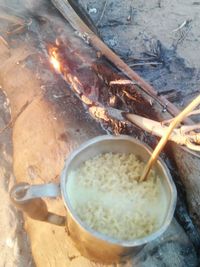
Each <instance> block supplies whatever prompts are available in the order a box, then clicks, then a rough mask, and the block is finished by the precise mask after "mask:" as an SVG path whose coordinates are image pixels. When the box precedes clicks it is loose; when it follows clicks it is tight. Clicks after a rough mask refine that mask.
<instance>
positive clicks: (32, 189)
mask: <svg viewBox="0 0 200 267" xmlns="http://www.w3.org/2000/svg"><path fill="white" fill-rule="evenodd" d="M60 195H61V191H60V184H54V183H50V184H40V185H30V184H28V183H18V184H16V185H15V186H13V188H12V189H11V191H10V198H11V201H12V203H13V204H14V205H15V206H16V207H17V208H19V209H20V210H22V211H23V212H25V213H26V214H27V215H28V216H29V217H31V218H32V219H34V220H39V221H46V222H49V223H52V224H56V225H59V226H64V225H65V221H66V217H65V216H61V215H57V214H55V213H52V212H49V211H48V208H47V205H46V203H45V202H44V200H42V199H41V197H52V198H55V197H58V196H60Z"/></svg>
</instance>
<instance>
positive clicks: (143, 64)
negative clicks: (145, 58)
mask: <svg viewBox="0 0 200 267" xmlns="http://www.w3.org/2000/svg"><path fill="white" fill-rule="evenodd" d="M162 64H163V63H161V62H140V63H131V64H128V65H129V67H137V66H145V65H162Z"/></svg>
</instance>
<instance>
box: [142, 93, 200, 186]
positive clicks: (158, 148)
mask: <svg viewBox="0 0 200 267" xmlns="http://www.w3.org/2000/svg"><path fill="white" fill-rule="evenodd" d="M199 104H200V95H199V96H198V97H196V98H195V99H194V100H193V101H192V102H191V103H190V104H189V105H188V106H187V107H186V108H185V109H184V110H183V111H181V113H180V114H179V115H177V116H176V117H175V118H174V120H173V121H172V122H171V123H170V125H169V127H168V128H167V131H166V132H165V134H164V135H163V137H162V138H161V139H160V141H159V143H158V145H157V146H156V148H155V149H154V151H153V153H152V154H151V157H150V159H149V161H148V162H147V164H146V166H145V169H144V171H143V173H142V175H141V177H140V181H145V180H146V179H147V177H148V174H149V171H150V169H151V167H152V166H153V164H154V163H155V161H156V160H157V158H158V156H159V154H160V152H161V151H162V149H163V147H164V146H165V144H166V143H167V141H168V138H169V136H170V134H171V133H172V131H173V129H174V128H175V127H176V126H177V125H178V124H179V123H180V122H181V121H182V120H183V119H184V118H185V117H186V116H187V115H188V113H190V112H191V111H192V110H193V109H194V108H196V106H198V105H199Z"/></svg>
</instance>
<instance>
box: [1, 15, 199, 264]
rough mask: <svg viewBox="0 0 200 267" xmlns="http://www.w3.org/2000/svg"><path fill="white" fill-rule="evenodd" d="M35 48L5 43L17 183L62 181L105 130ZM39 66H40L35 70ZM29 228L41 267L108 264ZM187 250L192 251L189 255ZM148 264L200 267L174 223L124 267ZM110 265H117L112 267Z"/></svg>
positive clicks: (53, 230) (52, 205) (51, 232)
mask: <svg viewBox="0 0 200 267" xmlns="http://www.w3.org/2000/svg"><path fill="white" fill-rule="evenodd" d="M45 12H47V10H41V13H42V15H44V14H46V13H45ZM60 25H62V27H63V28H64V23H63V24H61V23H59V24H58V25H57V24H56V23H55V20H54V18H52V21H51V23H50V25H49V27H50V28H53V27H55V28H56V29H57V28H58V26H60ZM65 27H66V26H65ZM41 31H42V30H41ZM43 32H47V33H48V30H47V29H46V28H43ZM67 32H68V33H67V34H69V35H67V36H68V38H71V37H72V36H73V31H72V30H70V28H69V29H67ZM29 37H30V36H29ZM34 37H35V36H34ZM73 41H74V39H73ZM32 46H33V42H32V40H31V39H30V40H29V39H28V38H27V39H26V44H24V42H19V44H18V48H16V45H14V46H13V47H11V48H6V47H5V44H3V43H0V83H1V85H2V87H3V89H4V91H5V92H6V94H7V97H8V99H9V100H10V107H11V111H12V119H15V118H16V120H14V124H13V125H12V127H13V157H14V159H13V168H14V173H15V177H16V181H17V182H29V183H32V184H37V183H47V182H58V181H59V175H60V173H61V170H62V168H63V164H64V161H65V158H66V157H67V156H68V155H69V153H70V152H71V151H72V150H73V149H74V148H75V147H77V146H78V145H79V144H81V143H82V142H83V141H85V140H87V139H90V138H91V137H93V136H96V135H99V134H102V133H105V131H103V130H102V129H101V127H100V126H99V125H98V124H97V123H96V122H95V120H93V119H92V118H91V117H89V116H88V114H87V113H86V112H85V109H84V108H83V106H82V103H81V102H80V100H79V99H78V98H76V97H75V96H74V94H73V93H72V92H70V91H69V87H68V85H67V84H63V83H62V81H61V79H59V78H58V77H57V76H56V75H53V74H52V73H53V70H52V69H50V68H49V65H48V64H47V63H45V64H44V65H42V66H41V65H40V63H41V61H42V60H41V58H42V56H41V55H40V60H39V58H38V57H35V54H36V51H37V49H36V48H35V47H34V48H33V49H31V48H32ZM82 46H84V44H82ZM37 52H38V51H37ZM42 59H43V60H44V58H42ZM35 65H36V68H31V67H32V66H35ZM30 66H31V67H30ZM36 70H37V71H36ZM36 74H37V75H36ZM44 88H46V89H44ZM83 89H84V88H83ZM83 91H84V90H83ZM24 107H25V108H24ZM22 110H23V111H22ZM21 111H22V112H21ZM19 113H20V116H17V115H18V114H19ZM46 203H47V206H48V208H49V210H50V211H52V212H56V213H58V214H60V215H65V208H64V205H63V202H62V200H61V199H56V200H49V199H48V200H46ZM25 226H26V230H27V233H28V235H29V238H30V242H31V248H32V254H33V258H34V261H35V264H36V266H37V267H44V266H55V267H57V266H59V267H103V266H105V265H103V264H96V263H93V262H90V261H89V260H87V259H85V258H83V257H82V256H81V255H80V253H79V252H78V251H77V250H76V248H75V247H74V246H73V244H72V243H71V240H70V237H69V236H68V235H67V233H66V232H65V229H64V228H61V227H57V226H55V225H54V226H53V225H50V224H46V223H44V222H38V221H34V220H32V219H30V218H28V217H25ZM97 249H99V248H97ZM188 250H189V251H190V253H186V252H187V251H188ZM160 255H162V256H160ZM158 258H160V259H159V260H157V259H158ZM148 262H151V263H152V266H155V267H157V266H160V265H161V264H165V265H168V266H184V265H185V266H189V267H190V266H191V267H192V266H195V265H197V256H196V253H195V250H194V247H193V245H192V243H191V242H190V241H189V239H188V237H187V236H186V234H185V233H184V231H183V230H182V228H181V227H180V226H179V225H177V223H176V222H175V221H174V222H173V223H172V225H171V226H170V228H169V230H168V231H167V232H166V233H165V234H164V235H163V236H162V237H161V238H160V239H158V240H156V241H155V242H152V243H151V244H149V245H148V246H147V247H146V248H145V250H144V251H142V252H141V253H140V254H139V255H138V256H137V258H132V259H130V260H128V261H127V262H122V263H120V264H119V266H121V267H125V266H138V267H139V266H142V267H145V266H147V264H148ZM111 266H112V267H114V265H109V266H108V265H107V267H111Z"/></svg>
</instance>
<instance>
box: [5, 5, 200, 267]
mask: <svg viewBox="0 0 200 267" xmlns="http://www.w3.org/2000/svg"><path fill="white" fill-rule="evenodd" d="M80 2H81V3H82V5H83V6H84V7H85V8H86V10H87V11H88V12H89V13H90V15H91V17H92V18H93V20H94V22H95V23H98V28H99V31H100V33H101V36H102V37H103V38H104V39H105V41H106V42H107V43H108V45H109V46H110V47H111V48H113V49H114V50H115V51H116V52H117V53H118V54H119V55H120V56H122V57H124V58H128V57H134V58H138V57H140V58H141V55H142V53H143V52H144V51H146V50H147V43H146V42H144V40H145V36H148V39H149V38H150V37H152V38H153V40H156V41H157V40H159V41H160V42H161V43H162V45H163V46H165V47H166V48H167V49H169V50H171V51H174V52H175V53H174V54H172V57H174V58H172V60H173V59H174V60H175V56H176V57H180V58H181V59H183V61H184V64H185V66H186V69H185V68H184V71H191V70H194V71H193V72H192V75H193V77H192V79H193V84H192V86H193V87H192V89H191V90H192V92H193V91H195V90H196V91H197V92H198V91H199V89H198V87H197V85H198V84H199V80H200V74H199V69H200V54H199V52H198V50H199V47H200V33H199V25H200V16H199V12H200V1H192V0H175V1H170V0H160V1H159V0H148V1H145V0H141V1H136V0H134V1H133V0H125V1H123V4H122V1H118V0H116V1H112V0H107V1H97V0H96V1H95V0H92V1H91V0H90V1H87V0H80ZM105 3H106V7H105ZM104 7H105V11H104V12H103V13H102V10H103V9H104ZM119 14H120V17H119ZM127 36H129V38H128V39H127ZM123 40H126V41H125V42H124V41H123ZM150 45H152V43H151V44H150ZM149 49H150V50H152V47H151V48H149ZM187 68H188V69H187ZM151 70H152V68H151V67H148V69H147V71H151ZM173 71H174V72H176V69H175V70H173ZM174 77H175V76H173V78H174ZM175 78H176V77H175ZM175 78H174V79H175ZM178 79H180V76H178ZM178 82H179V80H178V81H177V83H178ZM194 88H195V89H194ZM188 90H190V89H188ZM196 91H195V92H196ZM9 118H10V117H9V103H8V102H7V100H6V98H5V96H4V95H3V94H2V92H1V93H0V129H3V128H4V127H5V125H6V124H7V123H8V121H9ZM0 183H1V184H0V196H1V201H0V218H1V220H0V221H1V222H0V233H1V235H0V251H1V254H0V256H1V257H0V267H3V266H5V267H15V266H16V267H28V266H33V265H34V264H33V261H32V258H31V254H30V250H29V246H28V241H27V237H26V234H25V232H24V230H23V219H22V217H21V214H19V213H18V212H17V211H16V210H15V209H13V207H12V206H11V205H10V202H9V196H8V191H9V188H10V187H11V186H12V184H13V183H14V177H13V174H12V144H11V131H10V130H9V129H8V130H6V131H4V132H3V134H0ZM16 218H17V219H16ZM147 266H148V265H147Z"/></svg>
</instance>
